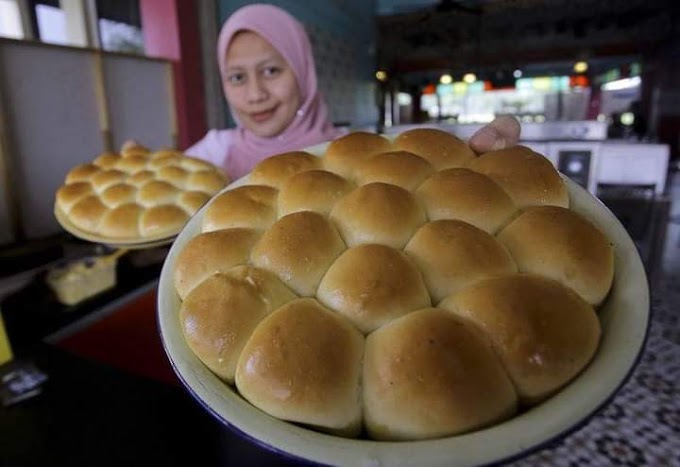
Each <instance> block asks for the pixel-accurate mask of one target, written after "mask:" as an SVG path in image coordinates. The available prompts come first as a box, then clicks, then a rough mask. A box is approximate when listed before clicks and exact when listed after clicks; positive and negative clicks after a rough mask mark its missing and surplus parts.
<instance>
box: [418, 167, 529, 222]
mask: <svg viewBox="0 0 680 467" xmlns="http://www.w3.org/2000/svg"><path fill="white" fill-rule="evenodd" d="M416 198H418V199H419V200H420V202H421V203H422V205H423V206H424V208H425V212H426V213H427V217H428V218H429V219H430V220H431V221H436V220H439V219H457V220H461V221H464V222H467V223H469V224H472V225H474V226H475V227H479V228H480V229H482V230H484V231H485V232H488V233H490V234H494V233H496V231H497V230H498V229H499V228H500V227H501V226H503V225H504V224H505V223H506V222H508V221H509V220H510V219H511V218H512V216H514V215H515V213H516V212H517V208H516V207H515V205H514V203H513V202H512V199H511V198H510V196H509V195H508V194H507V193H506V192H505V191H504V190H503V189H502V188H501V187H500V186H498V184H497V183H496V182H494V181H493V180H492V179H490V178H489V177H487V176H485V175H482V174H479V173H477V172H473V171H472V170H469V169H446V170H443V171H441V172H439V173H438V174H436V175H433V176H432V177H430V178H429V179H427V180H426V181H425V182H424V183H423V184H422V185H420V187H419V188H418V190H417V191H416Z"/></svg>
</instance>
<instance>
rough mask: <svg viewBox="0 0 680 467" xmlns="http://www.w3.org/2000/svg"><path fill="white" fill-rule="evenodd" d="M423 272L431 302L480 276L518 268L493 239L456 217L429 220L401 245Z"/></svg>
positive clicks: (478, 279) (508, 271) (474, 280)
mask: <svg viewBox="0 0 680 467" xmlns="http://www.w3.org/2000/svg"><path fill="white" fill-rule="evenodd" d="M404 251H405V252H406V254H407V255H408V256H409V257H410V258H411V259H413V261H414V262H415V264H416V265H417V266H418V269H419V270H420V272H421V273H422V274H423V279H424V280H425V284H426V285H427V289H428V290H429V291H430V295H431V296H432V299H433V301H434V303H435V304H436V303H438V302H439V301H440V300H442V299H444V298H445V297H446V296H448V295H450V294H452V293H454V292H456V291H458V290H460V289H462V288H463V287H465V286H467V285H469V284H474V283H475V282H478V281H480V280H482V279H486V278H488V277H493V276H496V275H499V274H508V273H513V272H516V271H517V266H516V265H515V262H514V261H513V259H512V257H511V256H510V254H509V253H508V251H507V250H506V249H505V247H504V246H503V245H501V244H500V243H499V242H498V241H496V239H495V238H493V237H492V236H491V235H489V234H488V233H486V232H484V231H483V230H481V229H478V228H477V227H474V226H473V225H470V224H468V223H465V222H462V221H456V220H439V221H434V222H429V223H427V224H425V225H424V226H423V227H421V228H420V229H419V230H418V231H417V232H416V233H415V235H414V236H413V238H412V239H411V240H410V241H409V242H408V244H407V245H406V248H404Z"/></svg>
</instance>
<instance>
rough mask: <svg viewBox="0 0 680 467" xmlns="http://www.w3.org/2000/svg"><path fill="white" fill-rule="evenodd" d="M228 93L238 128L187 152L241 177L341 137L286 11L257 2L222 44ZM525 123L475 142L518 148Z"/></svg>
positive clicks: (503, 121)
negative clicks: (277, 157) (276, 157)
mask: <svg viewBox="0 0 680 467" xmlns="http://www.w3.org/2000/svg"><path fill="white" fill-rule="evenodd" d="M217 60H218V64H219V68H220V74H221V77H222V87H223V90H224V94H225V97H226V99H227V102H228V104H229V108H230V110H231V113H232V116H233V117H234V120H236V123H237V125H238V126H237V128H235V129H231V130H210V131H209V132H208V133H207V134H206V136H205V137H204V138H203V139H202V140H200V141H199V142H198V143H196V144H195V145H193V146H191V147H190V148H188V149H187V150H186V151H185V152H186V153H187V154H189V155H192V156H195V157H199V158H202V159H205V160H208V161H210V162H212V163H213V164H215V165H217V166H219V167H222V168H224V169H225V170H226V171H227V173H229V175H230V176H231V178H232V179H237V178H240V177H241V176H243V175H245V174H247V173H248V172H250V170H251V169H252V168H253V167H254V166H255V165H256V164H257V163H258V162H260V161H261V160H263V159H265V158H266V157H268V156H271V155H273V154H277V153H281V152H286V151H293V150H299V149H302V148H305V147H307V146H311V145H314V144H317V143H321V142H323V141H328V140H330V139H333V138H335V137H337V136H340V135H341V134H343V131H342V130H339V129H336V128H334V127H333V125H332V123H331V122H330V120H329V119H328V110H327V108H326V104H325V102H324V101H323V99H322V97H321V95H320V93H319V91H318V89H317V77H316V69H315V63H314V57H313V55H312V48H311V45H310V42H309V37H308V36H307V34H306V32H305V30H304V27H303V26H302V24H301V23H300V22H298V21H297V20H296V19H295V18H293V17H292V16H291V15H290V14H288V13H287V12H285V11H284V10H282V9H280V8H278V7H275V6H273V5H263V4H254V5H248V6H245V7H243V8H241V9H239V10H237V11H236V12H235V13H234V14H233V15H232V16H231V17H230V18H229V19H228V20H227V22H226V23H225V24H224V26H223V27H222V30H221V31H220V35H219V38H218V42H217ZM518 138H519V124H518V123H517V121H516V120H515V119H514V118H512V117H500V118H498V119H496V120H495V121H494V122H492V123H491V124H489V125H487V126H486V127H484V128H482V129H481V130H480V131H479V132H478V133H477V134H475V135H474V136H473V137H472V139H471V140H470V144H471V145H472V147H473V149H475V150H476V151H478V152H484V151H488V150H491V149H500V148H502V147H505V146H511V145H514V144H516V143H517V140H518Z"/></svg>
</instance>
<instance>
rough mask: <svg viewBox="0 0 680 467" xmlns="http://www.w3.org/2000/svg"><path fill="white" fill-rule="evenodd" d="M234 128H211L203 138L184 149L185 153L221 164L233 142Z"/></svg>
mask: <svg viewBox="0 0 680 467" xmlns="http://www.w3.org/2000/svg"><path fill="white" fill-rule="evenodd" d="M232 135H233V130H215V129H212V130H209V131H208V132H207V133H206V134H205V135H204V136H203V138H201V139H200V140H199V141H197V142H196V143H194V144H193V145H192V146H190V147H188V148H187V149H185V150H184V153H185V154H187V155H189V156H193V157H198V158H200V159H204V160H207V161H209V162H212V163H213V164H216V165H221V164H222V162H223V160H224V158H225V157H226V155H227V151H228V149H229V146H231V142H232Z"/></svg>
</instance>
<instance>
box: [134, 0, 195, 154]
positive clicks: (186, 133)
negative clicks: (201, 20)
mask: <svg viewBox="0 0 680 467" xmlns="http://www.w3.org/2000/svg"><path fill="white" fill-rule="evenodd" d="M139 6H140V14H141V18H142V31H143V33H144V47H145V50H146V54H147V55H148V56H150V57H159V58H166V59H169V60H172V62H173V78H174V85H175V110H176V112H177V130H178V141H177V144H178V145H179V148H181V149H184V148H186V147H187V146H189V145H191V144H193V143H194V142H196V141H198V140H199V139H200V138H201V137H202V136H203V135H204V134H205V132H206V117H205V97H204V90H203V75H202V70H201V41H200V33H199V28H198V13H197V11H196V3H195V2H193V1H191V0H140V2H139Z"/></svg>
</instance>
